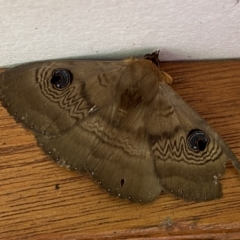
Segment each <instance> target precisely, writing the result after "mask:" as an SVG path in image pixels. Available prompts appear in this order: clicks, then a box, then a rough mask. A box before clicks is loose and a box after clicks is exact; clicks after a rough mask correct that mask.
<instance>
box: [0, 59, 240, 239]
mask: <svg viewBox="0 0 240 240" xmlns="http://www.w3.org/2000/svg"><path fill="white" fill-rule="evenodd" d="M161 67H162V68H163V69H164V70H165V71H166V72H168V73H169V74H170V75H171V76H172V77H173V79H174V84H173V85H172V87H173V88H174V90H176V91H177V93H178V94H179V95H180V96H182V97H183V98H184V99H185V100H186V101H187V102H188V104H189V105H190V106H191V107H192V108H193V109H195V110H196V111H197V112H198V113H199V114H200V115H202V116H203V117H204V118H205V119H206V120H207V121H208V122H209V124H210V125H211V126H212V127H213V128H214V129H215V130H216V131H217V132H218V133H219V134H220V135H221V136H222V138H223V139H224V140H225V142H226V143H227V144H228V145H229V147H230V148H231V149H232V150H233V152H234V153H235V154H236V156H237V158H238V159H240V60H229V61H201V62H168V63H162V66H161ZM221 183H222V184H223V194H224V196H223V198H222V199H219V200H214V201H210V202H202V203H195V202H186V201H184V200H181V199H176V198H174V197H172V196H170V195H168V194H162V195H161V196H159V198H158V199H157V200H156V201H154V202H153V203H150V204H146V205H140V204H136V203H130V202H128V201H124V200H120V199H117V198H114V197H111V196H109V195H108V194H106V193H104V192H103V191H102V190H101V189H99V187H98V186H97V185H96V184H95V183H93V182H92V181H91V178H90V176H86V175H80V174H78V173H76V172H69V171H68V170H66V169H65V168H60V167H59V166H58V165H57V164H55V163H54V162H53V161H51V160H50V158H49V157H48V156H46V155H45V154H44V153H43V152H42V150H41V149H40V148H39V147H37V144H36V141H35V139H34V137H33V135H32V134H31V133H30V131H27V130H25V129H24V128H23V127H22V126H21V125H20V124H17V123H15V121H14V120H13V118H12V117H10V116H9V114H8V113H7V111H6V110H5V109H4V108H3V107H2V106H0V238H1V239H26V238H30V239H92V238H94V239H104V238H109V239H133V238H159V239H240V179H239V174H238V172H237V170H235V169H234V168H233V166H232V165H231V163H228V164H227V166H226V174H225V175H224V176H223V177H222V179H221Z"/></svg>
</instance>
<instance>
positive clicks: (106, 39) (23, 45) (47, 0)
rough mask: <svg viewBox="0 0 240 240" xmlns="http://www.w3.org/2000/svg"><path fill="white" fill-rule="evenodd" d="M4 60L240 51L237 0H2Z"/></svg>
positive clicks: (207, 55) (231, 54)
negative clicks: (157, 51) (153, 52)
mask: <svg viewBox="0 0 240 240" xmlns="http://www.w3.org/2000/svg"><path fill="white" fill-rule="evenodd" d="M0 30H1V32H0V66H1V67H2V66H8V65H12V64H17V63H22V62H28V61H35V60H42V59H53V58H68V57H70V58H71V57H85V58H109V59H114V58H117V59H121V58H122V57H128V56H129V55H134V56H141V55H142V54H145V53H148V52H151V51H154V50H157V49H161V51H162V54H161V59H163V60H178V59H187V60H189V59H212V58H239V57H240V3H238V1H237V0H221V1H220V0H211V1H209V0H201V1H190V0H171V1H169V0H158V1H157V0H148V1H139V0H128V1H121V0H114V1H113V0H109V1H106V0H96V1H93V0H65V1H64V0H41V1H36V0H8V1H6V0H0Z"/></svg>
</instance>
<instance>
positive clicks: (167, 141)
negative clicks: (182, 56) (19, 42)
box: [0, 52, 240, 203]
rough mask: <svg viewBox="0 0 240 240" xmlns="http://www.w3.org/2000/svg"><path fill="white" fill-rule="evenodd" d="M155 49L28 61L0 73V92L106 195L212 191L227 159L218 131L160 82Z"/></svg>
mask: <svg viewBox="0 0 240 240" xmlns="http://www.w3.org/2000/svg"><path fill="white" fill-rule="evenodd" d="M171 82H172V79H171V77H170V76H169V75H168V74H166V73H165V72H163V71H161V70H160V68H159V60H158V52H155V53H153V54H149V55H146V56H145V57H144V58H141V59H136V58H129V59H126V60H123V61H86V60H63V61H44V62H37V63H29V64H26V65H22V66H18V67H15V68H12V69H9V70H7V71H5V72H3V73H2V74H1V75H0V99H1V101H2V104H3V106H5V107H6V108H7V110H8V112H9V113H10V114H11V115H13V116H14V118H15V119H16V121H17V122H21V123H22V124H23V125H24V126H25V127H27V128H29V129H31V130H32V131H33V133H34V135H35V137H36V139H37V141H38V143H39V145H40V146H41V147H42V148H43V150H44V151H45V152H46V153H48V154H49V155H51V157H52V158H53V159H54V160H55V161H57V162H58V164H60V165H61V166H66V167H67V168H69V169H71V170H77V171H80V172H89V173H90V174H91V175H92V176H93V178H94V180H95V181H97V182H98V183H99V184H100V185H101V186H102V187H103V188H104V189H105V190H107V191H108V192H109V193H110V194H111V195H115V196H119V197H121V198H127V199H130V200H132V201H135V202H144V203H146V202H149V201H153V200H154V199H156V198H157V197H158V195H159V194H160V193H161V192H162V191H166V192H169V193H172V194H173V195H175V196H177V197H182V198H184V199H188V200H196V201H205V200H212V199H217V198H220V197H221V196H222V191H221V183H220V182H219V180H218V178H219V176H221V175H222V174H223V173H224V170H225V163H226V161H227V160H228V159H231V160H232V162H233V164H234V166H235V167H236V168H237V169H238V170H240V163H239V161H238V160H237V159H236V157H235V156H234V154H233V153H232V151H231V150H230V149H229V148H228V147H227V146H226V144H225V143H224V142H223V140H222V139H221V138H220V137H219V135H218V134H217V133H216V132H215V131H213V130H212V128H211V127H210V126H209V125H208V124H207V123H206V122H205V121H204V120H203V119H202V118H201V117H200V116H199V115H198V114H197V113H196V112H194V111H193V110H192V109H191V108H190V107H189V106H188V105H187V104H186V103H185V102H184V101H183V100H182V99H181V98H180V97H179V96H178V95H177V94H176V93H175V92H174V91H173V90H172V88H171V87H169V86H168V84H169V83H171Z"/></svg>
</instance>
